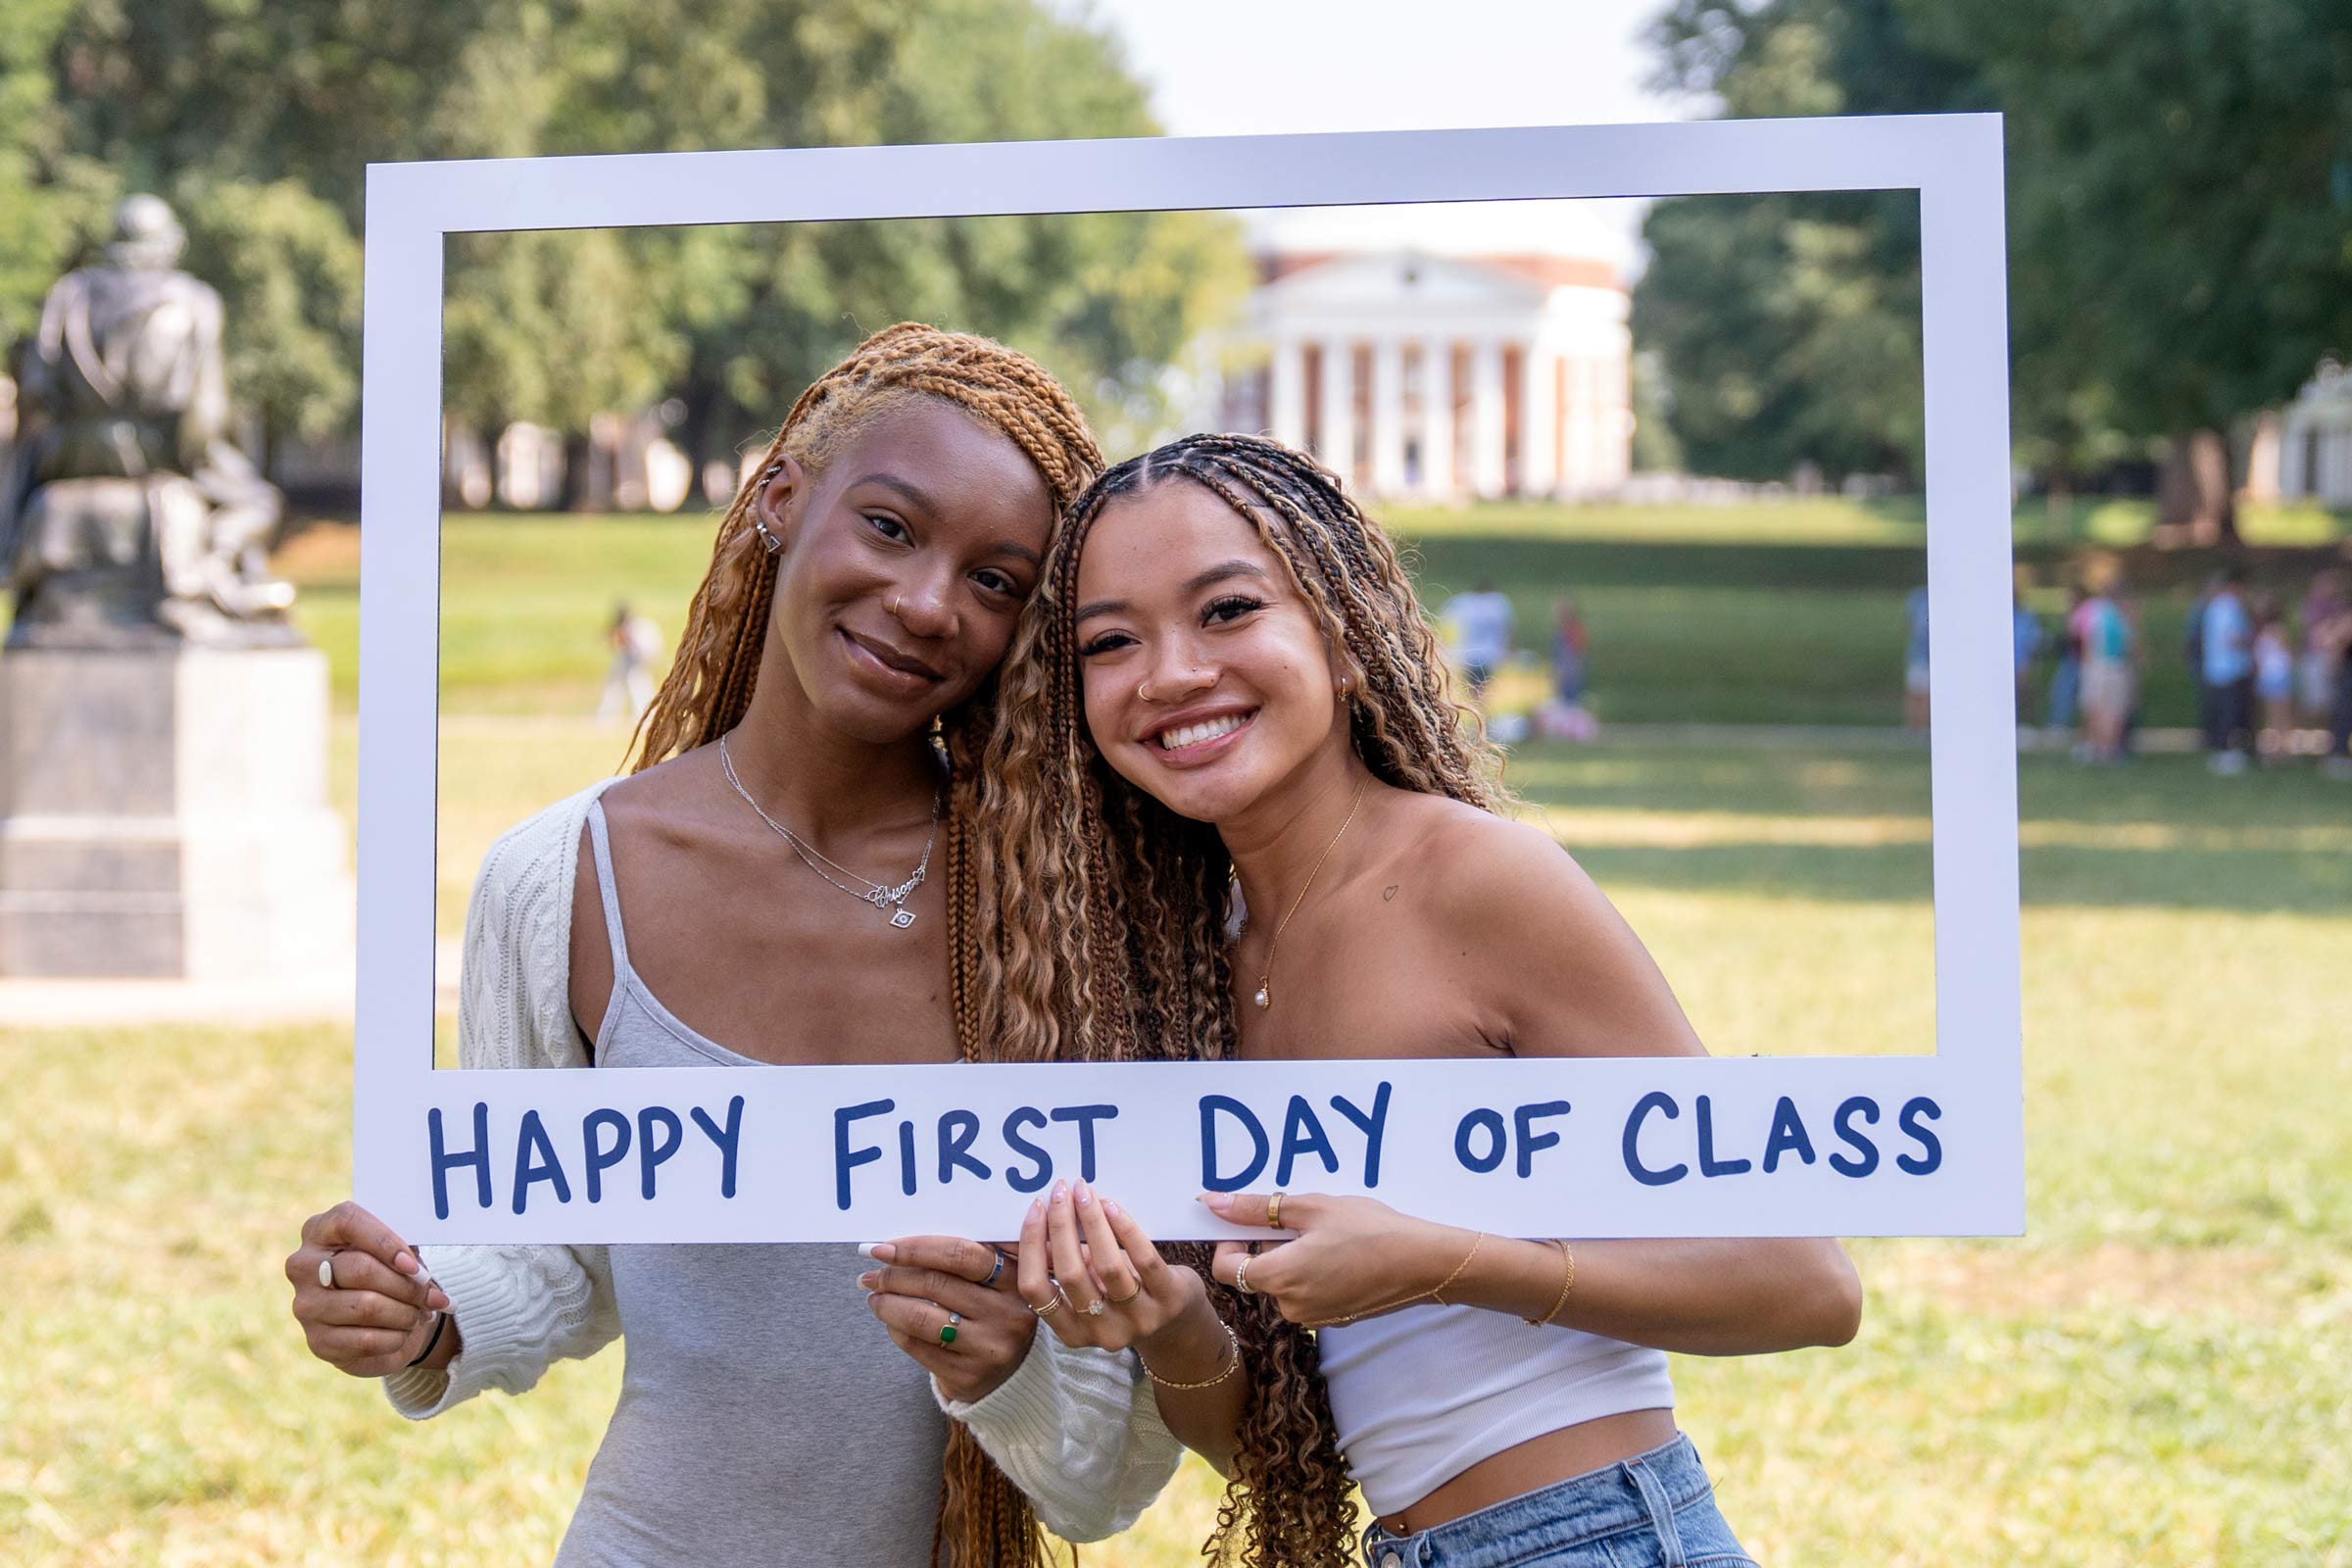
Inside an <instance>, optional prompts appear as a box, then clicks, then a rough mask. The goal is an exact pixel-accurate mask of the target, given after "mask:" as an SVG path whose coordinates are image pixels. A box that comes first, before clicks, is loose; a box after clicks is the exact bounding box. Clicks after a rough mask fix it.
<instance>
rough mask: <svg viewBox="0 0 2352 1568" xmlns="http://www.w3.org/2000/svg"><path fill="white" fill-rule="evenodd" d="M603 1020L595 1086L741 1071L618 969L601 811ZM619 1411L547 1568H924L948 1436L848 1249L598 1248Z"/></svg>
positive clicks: (622, 941) (737, 1059)
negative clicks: (605, 1269)
mask: <svg viewBox="0 0 2352 1568" xmlns="http://www.w3.org/2000/svg"><path fill="white" fill-rule="evenodd" d="M588 832H589V839H590V844H591V847H592V848H593V850H594V851H595V855H596V877H597V886H598V890H599V891H600V892H601V893H602V894H603V895H604V904H605V930H606V931H607V932H608V933H609V934H610V935H611V938H612V943H613V1000H612V1003H611V1004H610V1005H609V1006H608V1007H607V1008H606V1011H605V1017H604V1022H603V1025H602V1026H601V1027H600V1028H599V1029H598V1030H597V1033H596V1064H597V1066H598V1067H599V1068H600V1069H601V1068H606V1067H694V1066H728V1067H739V1066H756V1065H759V1064H758V1063H757V1062H754V1061H753V1060H752V1058H750V1057H748V1056H744V1055H740V1054H737V1053H735V1052H732V1051H729V1050H728V1049H727V1048H726V1047H724V1046H721V1045H718V1044H716V1043H714V1042H712V1041H710V1040H706V1039H704V1038H703V1037H702V1036H701V1035H699V1034H696V1033H695V1032H694V1031H693V1030H691V1029H689V1028H687V1027H686V1026H685V1025H684V1024H683V1023H680V1022H679V1021H678V1019H677V1018H676V1016H675V1015H674V1014H672V1013H671V1012H670V1010H669V1009H668V1008H667V1007H664V1006H663V1005H662V1004H661V1002H660V1001H658V1000H657V999H656V998H655V997H654V994H653V993H652V992H651V991H649V990H647V989H646V986H645V982H644V981H642V980H640V979H639V978H638V977H637V971H636V970H635V969H633V968H631V967H630V966H629V950H628V941H627V938H626V937H625V936H624V935H623V934H622V931H621V925H620V901H619V899H618V898H617V897H616V896H615V893H614V885H613V856H612V850H611V848H610V846H609V843H608V841H607V839H606V830H605V813H604V808H603V807H602V806H601V805H592V806H590V807H589V809H588ZM612 1256H613V1296H614V1298H615V1299H616V1300H617V1302H618V1304H619V1308H620V1325H621V1335H622V1347H623V1349H624V1350H625V1352H626V1356H627V1364H626V1367H625V1369H624V1370H623V1372H622V1374H621V1384H620V1402H619V1403H618V1404H617V1405H616V1406H615V1407H614V1408H613V1424H612V1426H611V1427H610V1428H609V1429H608V1430H607V1431H606V1433H605V1441H604V1446H602V1447H600V1448H598V1449H597V1453H596V1462H595V1463H594V1464H593V1465H591V1466H590V1467H589V1470H588V1487H587V1491H586V1493H585V1494H584V1495H582V1496H581V1498H580V1505H579V1508H578V1510H577V1511H576V1512H575V1513H574V1514H573V1515H572V1518H571V1528H570V1530H569V1531H568V1532H567V1533H566V1534H565V1535H564V1546H563V1549H562V1551H560V1552H559V1553H558V1554H557V1557H556V1562H557V1564H558V1565H559V1568H657V1565H660V1568H668V1565H672V1564H681V1565H682V1564H695V1565H698V1568H699V1565H706V1564H707V1565H710V1568H734V1565H736V1564H752V1563H758V1564H762V1565H766V1564H778V1565H785V1568H792V1565H798V1564H809V1565H811V1568H814V1565H817V1564H823V1565H825V1568H908V1565H910V1564H921V1563H923V1562H926V1561H928V1560H929V1556H930V1550H931V1531H932V1522H933V1519H934V1516H935V1514H936V1512H937V1509H938V1505H939V1491H940V1455H941V1452H942V1450H943V1449H944V1447H945V1446H946V1444H947V1436H948V1432H947V1418H946V1417H945V1416H943V1415H941V1414H940V1411H939V1406H938V1405H937V1404H936V1403H935V1402H933V1400H932V1397H931V1389H930V1379H929V1375H928V1374H926V1373H925V1372H924V1371H923V1369H922V1368H921V1367H919V1366H917V1365H916V1364H915V1363H914V1362H913V1361H912V1360H911V1359H909V1358H908V1357H907V1356H906V1355H905V1354H903V1353H901V1352H900V1350H899V1348H898V1347H897V1346H895V1345H893V1344H892V1343H891V1341H890V1336H889V1334H888V1333H886V1332H885V1331H884V1329H883V1327H882V1325H881V1324H880V1323H878V1322H876V1321H875V1319H874V1316H873V1313H872V1312H871V1311H869V1310H868V1309H867V1307H866V1304H865V1293H864V1292H862V1291H860V1290H859V1289H858V1284H857V1280H858V1273H859V1271H860V1270H861V1269H864V1268H867V1267H870V1266H871V1265H870V1264H867V1263H865V1262H863V1261H862V1260H861V1259H860V1258H859V1257H858V1250H857V1249H856V1248H854V1247H849V1246H846V1245H833V1246H826V1245H816V1244H810V1245H806V1246H791V1247H781V1246H704V1245H673V1246H640V1247H615V1248H613V1250H612Z"/></svg>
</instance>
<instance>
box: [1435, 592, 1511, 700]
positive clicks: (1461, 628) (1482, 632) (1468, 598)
mask: <svg viewBox="0 0 2352 1568" xmlns="http://www.w3.org/2000/svg"><path fill="white" fill-rule="evenodd" d="M1438 616H1439V618H1440V619H1441V620H1443V621H1444V622H1445V623H1446V625H1447V626H1448V627H1450V628H1452V631H1453V643H1454V656H1455V658H1456V659H1458V660H1459V661H1460V662H1461V666H1462V676H1463V678H1464V679H1466V680H1467V681H1468V682H1469V683H1470V700H1471V701H1472V702H1473V703H1478V704H1484V703H1485V701H1486V697H1487V683H1488V682H1489V681H1491V680H1493V679H1494V678H1495V671H1496V670H1498V669H1500V668H1501V667H1502V662H1503V661H1504V660H1506V659H1508V658H1510V657H1511V622H1512V613H1511V601H1510V596H1509V595H1507V594H1505V593H1504V592H1502V590H1501V589H1499V588H1497V587H1495V582H1494V579H1493V578H1481V579H1480V580H1479V584H1478V587H1477V589H1476V590H1475V591H1473V592H1471V593H1466V594H1456V595H1454V596H1453V597H1452V598H1451V599H1448V600H1447V601H1446V606H1445V608H1444V609H1443V610H1441V611H1439V612H1438Z"/></svg>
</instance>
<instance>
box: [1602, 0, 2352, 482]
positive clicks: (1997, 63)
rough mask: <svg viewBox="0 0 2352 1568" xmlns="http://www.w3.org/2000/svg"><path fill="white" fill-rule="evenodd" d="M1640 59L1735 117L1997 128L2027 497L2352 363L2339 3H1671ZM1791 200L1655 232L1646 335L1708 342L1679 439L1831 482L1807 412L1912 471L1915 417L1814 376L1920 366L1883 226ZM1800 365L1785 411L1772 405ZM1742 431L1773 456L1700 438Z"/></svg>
mask: <svg viewBox="0 0 2352 1568" xmlns="http://www.w3.org/2000/svg"><path fill="white" fill-rule="evenodd" d="M1654 42H1655V43H1656V45H1657V47H1658V49H1659V52H1660V57H1661V60H1662V66H1661V79H1662V80H1664V81H1666V82H1668V83H1670V84H1672V85H1674V86H1677V87H1680V88H1684V89H1686V90H1698V91H1706V92H1712V93H1714V94H1716V95H1717V96H1718V97H1719V98H1720V100H1721V102H1722V105H1723V109H1724V113H1725V114H1726V115H1728V116H1733V117H1762V116H1779V115H1799V114H1801V115H1818V114H1866V113H1903V112H1931V111H1950V110H1978V109H1997V110H1999V111H2000V112H2001V113H2002V114H2003V115H2004V116H2005V118H2006V123H2007V135H2008V177H2009V196H2010V200H2009V255H2010V290H2009V293H2010V302H2011V358H2012V367H2013V393H2014V410H2015V418H2016V426H2017V432H2018V437H2019V451H2020V456H2021V458H2023V459H2024V460H2025V461H2027V462H2029V463H2032V464H2034V466H2037V467H2040V468H2042V469H2043V470H2045V471H2054V472H2057V473H2060V474H2063V473H2065V472H2066V471H2068V470H2070V469H2072V468H2075V467H2079V466H2084V465H2086V464H2093V463H2097V462H2100V461H2104V460H2106V459H2110V458H2112V457H2114V456H2116V455H2117V454H2119V453H2121V452H2124V451H2128V450H2133V449H2136V448H2139V447H2144V446H2147V445H2149V444H2150V443H2160V442H2166V441H2175V442H2179V441H2185V440H2187V439H2189V438H2191V437H2194V436H2196V435H2198V433H2199V432H2205V433H2206V434H2207V435H2208V437H2209V438H2210V437H2211V434H2212V433H2213V432H2218V431H2222V430H2225V429H2227V428H2229V426H2231V425H2232V424H2233V423H2234V422H2236V421H2239V420H2241V419H2242V418H2243V417H2245V416H2248V415H2250V414H2252V413H2254V412H2256V411H2258V410H2261V409H2263V408H2266V407H2270V406H2273V405H2276V404H2277V403H2278V402H2279V401H2281V400H2283V399H2285V398H2286V397H2288V396H2290V395H2291V394H2292V393H2293V392H2294V390H2295V388H2296V387H2297V386H2298V385H2300V384H2301V382H2302V381H2303V380H2304V379H2305V378H2306V377H2308V376H2309V375H2310V373H2311V371H2312V368H2313V367H2314V366H2315V365H2316V364H2317V363H2318V362H2319V360H2320V359H2321V358H2322V357H2323V356H2325V355H2327V354H2329V353H2335V354H2342V353H2344V352H2346V351H2347V350H2348V349H2352V10H2347V9H2346V8H2345V7H2344V6H2343V5H2342V3H2341V0H1976V3H1972V4H1969V5H1966V6H1951V5H1944V4H1938V3H1936V0H1763V3H1761V4H1756V3H1752V0H1676V3H1675V4H1673V5H1672V6H1671V7H1670V8H1669V10H1668V11H1667V13H1666V15H1665V16H1664V17H1663V18H1662V19H1661V21H1660V22H1659V24H1658V25H1657V27H1656V30H1655V33H1654ZM1783 201H1786V202H1789V203H1792V204H1794V203H1795V202H1796V199H1795V198H1764V199H1760V200H1758V201H1755V202H1751V203H1748V204H1745V205H1741V204H1739V203H1725V202H1721V201H1708V200H1703V199H1702V200H1696V201H1686V202H1674V203H1661V204H1660V205H1659V207H1658V208H1657V210H1656V212H1655V213H1654V214H1653V216H1652V219H1651V221H1650V228H1649V237H1650V239H1651V242H1652V244H1653V246H1654V247H1655V250H1656V255H1657V261H1656V264H1655V265H1654V266H1653V268H1652V270H1651V275H1650V276H1649V277H1647V278H1646V279H1645V280H1644V282H1643V285H1642V299H1641V300H1640V301H1639V302H1638V309H1639V310H1640V311H1641V312H1642V314H1641V315H1640V316H1639V317H1638V319H1637V331H1639V330H1640V329H1641V325H1642V322H1643V321H1644V320H1647V321H1650V322H1654V323H1657V324H1659V325H1660V326H1661V328H1671V327H1673V326H1675V325H1676V324H1677V323H1676V317H1677V313H1678V312H1694V311H1696V310H1698V309H1699V308H1700V307H1702V306H1703V307H1707V308H1709V309H1713V310H1715V311H1716V313H1717V319H1718V321H1719V323H1720V325H1721V327H1722V340H1720V341H1716V342H1714V343H1712V344H1710V345H1707V352H1706V353H1705V354H1703V355H1702V354H1700V353H1698V352H1696V351H1695V349H1694V348H1692V347H1689V346H1687V347H1686V348H1685V350H1684V352H1683V353H1682V354H1681V355H1680V356H1678V355H1677V353H1676V352H1675V348H1674V345H1673V343H1672V342H1671V341H1670V342H1668V343H1666V344H1665V345H1664V350H1665V359H1666V368H1667V373H1668V376H1669V379H1670V383H1671V390H1672V394H1673V404H1674V408H1675V410H1676V416H1677V419H1678V421H1681V422H1678V434H1681V435H1683V436H1684V438H1685V439H1686V441H1688V442H1690V444H1691V451H1692V455H1693V459H1694V461H1698V462H1702V463H1703V462H1708V461H1714V462H1719V463H1723V464H1724V465H1726V466H1727V471H1744V470H1742V469H1740V468H1739V467H1738V465H1740V464H1743V463H1744V464H1747V465H1749V466H1754V465H1756V464H1760V463H1762V462H1764V461H1765V459H1766V458H1767V457H1770V458H1773V459H1779V458H1782V457H1785V456H1786V455H1787V454H1788V453H1789V452H1790V451H1796V450H1802V451H1803V452H1804V453H1805V454H1806V455H1808V456H1811V457H1812V458H1814V460H1815V461H1818V462H1823V463H1824V464H1826V465H1828V466H1832V467H1836V466H1839V463H1838V459H1837V458H1836V457H1835V456H1833V449H1834V447H1835V446H1836V444H1837V443H1836V442H1835V440H1834V438H1833V436H1832V434H1831V433H1830V432H1829V431H1828V430H1827V428H1826V427H1825V426H1824V425H1823V424H1822V420H1821V417H1822V415H1823V414H1824V413H1825V411H1826V412H1828V413H1831V414H1834V415H1835V416H1836V418H1837V420H1838V422H1840V423H1843V424H1846V426H1847V428H1848V430H1849V439H1848V441H1847V444H1848V445H1851V444H1855V443H1857V442H1858V443H1859V444H1860V445H1862V446H1864V447H1870V446H1874V445H1875V446H1878V447H1881V448H1884V449H1887V450H1910V451H1916V431H1915V430H1912V429H1910V428H1907V427H1906V424H1905V421H1906V420H1908V419H1910V418H1911V417H1913V416H1914V415H1915V412H1916V405H1915V403H1914V402H1907V401H1903V400H1880V399H1877V398H1875V397H1873V396H1858V395H1852V392H1851V390H1850V389H1849V388H1847V387H1843V386H1839V387H1835V388H1833V387H1824V386H1821V385H1818V384H1816V383H1815V382H1814V381H1813V380H1812V379H1811V377H1812V375H1813V368H1812V366H1811V363H1810V361H1809V360H1808V358H1807V354H1806V352H1805V350H1806V346H1807V345H1808V344H1810V343H1811V342H1813V341H1814V340H1815V339H1816V338H1818V337H1819V336H1820V335H1821V334H1823V333H1824V332H1833V333H1834V334H1835V335H1837V336H1839V337H1840V338H1846V339H1859V340H1862V341H1864V342H1876V343H1879V344H1881V345H1882V346H1883V345H1885V344H1888V343H1891V342H1892V341H1893V340H1894V334H1895V330H1896V325H1897V323H1896V320H1895V319H1896V318H1900V319H1902V322H1903V323H1904V325H1905V326H1906V327H1907V330H1908V331H1909V333H1910V334H1911V339H1912V341H1913V342H1914V343H1915V342H1916V335H1917V309H1918V306H1917V293H1916V289H1917V279H1916V275H1915V271H1914V273H1913V274H1912V275H1905V274H1903V273H1902V272H1901V270H1900V269H1901V268H1902V267H1903V266H1904V265H1906V264H1905V263H1904V261H1903V256H1904V252H1903V251H1902V249H1901V246H1900V244H1899V240H1900V237H1901V235H1900V231H1901V228H1902V225H1903V223H1904V222H1905V221H1906V219H1905V216H1904V210H1903V206H1902V204H1901V203H1899V202H1894V201H1881V202H1879V203H1877V204H1876V205H1867V204H1866V205H1865V207H1864V208H1863V209H1862V210H1859V211H1851V212H1847V213H1845V214H1842V215H1840V214H1835V213H1833V214H1831V215H1830V216H1827V217H1823V216H1818V213H1817V210H1816V209H1815V208H1814V207H1812V206H1810V205H1806V204H1796V205H1790V206H1789V207H1787V208H1786V209H1776V207H1775V205H1774V204H1775V203H1776V202H1783ZM1775 216H1778V217H1780V218H1781V219H1782V220H1783V222H1782V225H1781V226H1780V227H1779V228H1778V229H1775V228H1774V227H1773V218H1774V217H1775ZM1908 221H1910V222H1912V223H1914V224H1915V223H1916V212H1915V209H1914V210H1913V211H1912V212H1911V214H1910V217H1909V220H1908ZM1822 225H1827V227H1828V229H1829V230H1831V231H1832V232H1824V231H1823V228H1822ZM1908 265H1909V266H1910V267H1911V268H1913V269H1914V270H1915V268H1916V254H1915V252H1913V253H1911V259H1910V261H1909V263H1908ZM1759 291H1760V294H1761V298H1755V297H1753V296H1754V295H1755V294H1756V293H1758V292H1759ZM1734 295H1739V296H1740V299H1739V302H1738V303H1737V304H1736V305H1733V306H1724V305H1722V303H1721V302H1723V301H1725V300H1727V299H1730V298H1732V297H1733V296H1734ZM1840 312H1842V315H1841V314H1840ZM1684 335H1685V336H1688V333H1687V332H1686V333H1685V334H1684ZM1913 352H1914V353H1915V352H1916V350H1915V349H1914V350H1913ZM1861 363H1862V368H1863V370H1864V371H1865V374H1864V377H1863V380H1864V384H1865V387H1867V382H1868V376H1867V373H1866V372H1867V368H1868V365H1869V360H1868V357H1867V355H1865V356H1864V358H1863V361H1862V362H1861ZM1791 366H1796V367H1801V368H1803V369H1804V373H1805V377H1806V380H1805V385H1804V386H1803V387H1801V388H1796V389H1790V390H1789V391H1788V392H1787V393H1786V395H1784V396H1782V397H1781V398H1779V399H1777V400H1776V399H1775V398H1773V397H1772V396H1770V395H1769V389H1771V388H1772V387H1774V386H1775V385H1776V383H1777V382H1778V381H1780V380H1783V379H1787V378H1788V376H1789V373H1790V372H1789V367H1791ZM1743 387H1745V388H1764V389H1767V395H1763V396H1759V397H1755V398H1752V399H1751V398H1749V397H1747V395H1746V394H1745V393H1744V392H1743V391H1742V388H1743ZM1726 388H1728V389H1729V391H1728V392H1727V391H1726V390H1725V389H1726ZM1745 406H1752V407H1753V409H1754V411H1755V412H1754V413H1753V415H1752V416H1750V417H1753V418H1756V419H1760V420H1761V421H1762V424H1763V428H1760V429H1753V430H1741V431H1738V432H1735V433H1728V434H1727V433H1725V432H1724V431H1719V430H1716V429H1715V425H1722V426H1725V427H1726V428H1727V430H1728V425H1729V424H1730V423H1731V422H1732V420H1731V417H1730V416H1731V415H1732V412H1733V410H1734V409H1736V408H1738V407H1745ZM1874 411H1875V412H1874ZM1711 420H1712V421H1714V424H1712V425H1711V424H1710V421H1711ZM1727 443H1728V444H1727ZM2223 499H2225V500H2226V487H2225V492H2224V498H2223ZM2212 500H2213V498H2211V497H2206V498H2204V502H2205V504H2208V505H2210V504H2211V502H2212Z"/></svg>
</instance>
